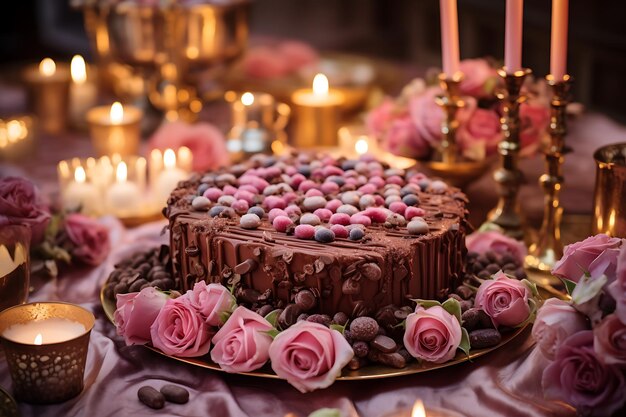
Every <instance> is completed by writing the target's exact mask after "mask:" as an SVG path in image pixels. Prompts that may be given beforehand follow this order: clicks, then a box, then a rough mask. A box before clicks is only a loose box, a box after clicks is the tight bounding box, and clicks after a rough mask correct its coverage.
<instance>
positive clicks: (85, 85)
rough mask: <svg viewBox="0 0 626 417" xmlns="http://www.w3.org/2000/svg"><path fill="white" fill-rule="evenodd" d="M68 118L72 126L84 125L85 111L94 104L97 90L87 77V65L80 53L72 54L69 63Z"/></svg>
mask: <svg viewBox="0 0 626 417" xmlns="http://www.w3.org/2000/svg"><path fill="white" fill-rule="evenodd" d="M70 73H71V75H72V84H71V85H70V120H71V122H72V124H73V125H74V126H79V127H81V126H85V125H86V120H85V115H86V114H87V111H88V110H89V109H90V108H92V107H93V106H94V105H95V104H96V100H97V96H98V90H97V88H96V85H95V84H94V83H93V82H91V80H90V79H88V78H87V65H86V64H85V60H84V59H83V57H82V56H80V55H74V57H73V58H72V61H71V63H70Z"/></svg>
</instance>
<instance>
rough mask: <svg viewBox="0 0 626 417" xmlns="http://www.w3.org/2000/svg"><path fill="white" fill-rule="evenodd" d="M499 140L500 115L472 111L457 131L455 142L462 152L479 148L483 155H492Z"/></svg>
mask: <svg viewBox="0 0 626 417" xmlns="http://www.w3.org/2000/svg"><path fill="white" fill-rule="evenodd" d="M501 139H502V131H501V128H500V115H499V114H498V113H497V112H495V111H494V110H489V109H482V108H476V109H474V111H473V112H472V113H471V115H470V116H469V118H468V119H467V120H466V121H465V122H464V123H461V125H460V126H459V129H458V130H457V140H458V142H459V145H460V147H461V149H463V150H464V151H465V150H468V149H470V148H476V147H480V148H484V153H485V155H492V154H494V153H495V152H496V149H497V146H498V143H499V142H500V140H501Z"/></svg>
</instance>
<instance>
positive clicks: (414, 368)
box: [100, 283, 554, 381]
mask: <svg viewBox="0 0 626 417" xmlns="http://www.w3.org/2000/svg"><path fill="white" fill-rule="evenodd" d="M106 285H107V283H105V284H104V285H103V286H102V289H101V291H100V301H101V303H102V307H103V309H104V312H105V314H106V316H107V317H108V319H109V320H110V321H111V323H113V324H115V321H114V318H113V313H114V312H115V301H114V300H112V299H110V298H107V297H106V296H105V295H104V288H105V287H106ZM539 293H540V295H541V297H543V298H549V297H552V296H554V294H551V293H549V292H547V291H545V290H542V289H540V291H539ZM526 327H528V324H527V325H526V326H524V327H521V328H518V329H516V330H514V331H512V332H509V333H505V334H503V335H502V341H501V342H500V343H499V344H498V345H496V346H493V347H490V348H486V349H477V350H473V351H471V352H470V354H469V356H466V355H464V354H463V353H457V355H456V356H455V358H454V359H453V360H451V361H448V362H446V363H442V364H435V363H428V362H422V363H419V362H411V363H410V364H408V365H407V366H405V367H404V368H402V369H397V368H392V367H389V366H384V365H367V366H364V367H363V368H361V369H358V370H349V369H344V370H343V372H342V374H341V376H340V377H339V378H337V380H339V381H358V380H366V379H380V378H391V377H397V376H403V375H411V374H418V373H422V372H428V371H434V370H436V369H441V368H447V367H449V366H454V365H458V364H460V363H464V362H468V361H472V360H473V359H476V358H478V357H480V356H483V355H486V354H488V353H490V352H492V351H495V350H498V349H500V348H502V347H503V346H504V345H506V344H507V343H509V342H510V341H511V340H513V339H515V338H516V337H517V336H519V335H520V334H521V333H522V332H524V330H525V329H526ZM146 347H147V348H148V349H150V350H152V351H154V352H157V353H159V354H161V355H163V356H166V357H168V358H172V359H174V360H177V361H179V362H184V363H188V364H191V365H195V366H199V367H202V368H206V369H211V370H214V371H221V372H225V371H224V370H222V369H221V368H220V367H219V365H217V364H216V363H214V362H213V361H211V358H210V357H209V356H208V355H206V356H202V357H198V358H177V357H175V356H170V355H166V354H165V353H163V352H161V351H160V350H158V349H155V348H153V347H152V346H149V345H146ZM240 374H241V375H248V376H254V377H261V378H271V379H281V378H280V377H279V376H278V375H276V374H275V373H274V372H273V371H272V369H271V368H270V366H269V365H266V366H264V367H263V368H261V369H259V370H257V371H254V372H241V373H240Z"/></svg>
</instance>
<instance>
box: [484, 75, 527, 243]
mask: <svg viewBox="0 0 626 417" xmlns="http://www.w3.org/2000/svg"><path fill="white" fill-rule="evenodd" d="M531 72H532V71H531V70H530V69H522V70H519V71H515V72H514V73H507V71H506V68H504V67H503V68H501V69H499V70H498V75H500V77H502V79H503V80H504V90H503V91H501V92H499V93H498V99H500V101H501V102H502V110H503V116H502V118H501V119H500V122H501V123H502V133H503V135H504V138H503V139H502V141H500V143H499V144H498V153H499V154H500V164H501V165H500V168H498V169H497V170H496V172H495V173H494V175H493V177H494V179H495V180H496V182H497V183H498V194H499V195H500V198H499V200H498V204H497V205H496V207H495V208H494V209H493V210H492V211H491V212H490V213H489V216H488V217H487V222H489V223H493V224H496V225H497V226H499V227H500V228H502V230H503V231H504V233H505V234H506V235H508V236H511V237H513V238H515V239H522V238H523V236H524V232H523V230H522V223H523V222H522V216H521V214H520V211H519V205H518V202H517V193H518V191H519V187H520V185H521V183H522V181H523V180H524V176H523V174H522V172H521V171H520V169H519V167H518V156H519V150H520V139H519V131H520V126H519V107H520V104H522V103H523V102H524V101H525V99H526V97H525V96H524V95H523V94H521V92H520V91H521V88H522V85H523V84H524V80H525V79H526V77H527V76H529V75H530V74H531Z"/></svg>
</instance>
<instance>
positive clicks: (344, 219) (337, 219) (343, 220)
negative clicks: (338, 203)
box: [328, 213, 350, 226]
mask: <svg viewBox="0 0 626 417" xmlns="http://www.w3.org/2000/svg"><path fill="white" fill-rule="evenodd" d="M328 222H329V223H330V224H339V225H344V226H347V225H349V224H350V216H349V215H347V214H344V213H335V214H333V215H332V216H330V219H329V220H328Z"/></svg>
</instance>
